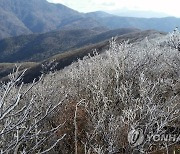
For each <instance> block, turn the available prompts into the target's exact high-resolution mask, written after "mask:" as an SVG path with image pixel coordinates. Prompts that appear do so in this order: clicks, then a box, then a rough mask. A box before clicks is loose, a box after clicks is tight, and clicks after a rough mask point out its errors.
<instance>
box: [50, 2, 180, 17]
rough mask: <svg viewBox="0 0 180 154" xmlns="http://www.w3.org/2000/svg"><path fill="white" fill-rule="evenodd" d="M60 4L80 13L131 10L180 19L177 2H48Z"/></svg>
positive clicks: (179, 7) (179, 8)
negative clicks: (162, 14)
mask: <svg viewBox="0 0 180 154" xmlns="http://www.w3.org/2000/svg"><path fill="white" fill-rule="evenodd" d="M48 1H49V2H53V3H61V4H64V5H66V6H68V7H70V8H73V9H75V10H78V11H80V12H91V11H97V10H117V9H123V8H124V9H133V10H146V11H155V12H162V13H166V14H169V15H174V16H178V17H180V6H179V3H180V1H179V2H178V0H48Z"/></svg>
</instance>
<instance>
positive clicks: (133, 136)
mask: <svg viewBox="0 0 180 154" xmlns="http://www.w3.org/2000/svg"><path fill="white" fill-rule="evenodd" d="M146 141H148V142H151V141H152V142H154V143H157V142H170V143H172V142H173V143H177V142H180V134H166V133H160V134H147V135H145V134H144V131H143V129H141V128H136V129H133V130H131V131H130V132H129V133H128V142H129V144H130V146H131V147H134V148H135V147H138V146H140V145H142V144H143V143H145V142H146Z"/></svg>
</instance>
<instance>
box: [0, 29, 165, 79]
mask: <svg viewBox="0 0 180 154" xmlns="http://www.w3.org/2000/svg"><path fill="white" fill-rule="evenodd" d="M164 35H165V33H161V32H157V31H152V30H148V31H142V32H141V31H138V32H133V33H129V34H124V35H121V36H119V37H117V38H116V41H117V42H118V43H120V42H124V41H129V43H135V42H136V43H138V42H141V41H142V40H144V39H145V38H151V39H152V38H156V37H160V36H164ZM108 48H109V40H106V41H103V42H99V43H97V44H92V45H88V46H85V47H82V48H79V49H76V50H70V51H68V52H65V53H61V54H57V55H55V56H52V57H50V58H48V59H46V60H44V61H43V62H40V63H33V65H32V66H31V67H29V65H28V68H29V69H28V70H27V72H26V73H25V75H24V82H25V83H29V82H32V81H33V79H34V78H38V77H40V76H41V74H42V72H45V73H48V72H49V71H53V70H61V69H63V68H64V67H66V66H68V65H70V64H71V63H73V62H75V61H77V60H78V59H82V58H83V57H84V56H87V55H88V54H91V55H93V53H94V50H95V49H96V51H97V52H98V53H103V52H105V51H106V50H108ZM22 64H23V63H22ZM0 65H3V66H4V64H0ZM13 65H14V64H11V65H10V64H9V66H11V69H9V70H8V71H6V74H5V73H4V74H1V73H0V76H1V80H7V75H8V72H9V73H10V72H11V71H12V69H13ZM23 65H24V64H23ZM42 65H44V66H46V69H45V70H44V69H43V68H42ZM51 68H53V69H51Z"/></svg>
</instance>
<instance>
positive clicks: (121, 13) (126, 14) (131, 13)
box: [109, 8, 170, 18]
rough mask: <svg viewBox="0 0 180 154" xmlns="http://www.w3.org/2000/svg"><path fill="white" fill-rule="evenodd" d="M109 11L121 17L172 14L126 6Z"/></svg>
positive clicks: (147, 16) (152, 16) (160, 16)
mask: <svg viewBox="0 0 180 154" xmlns="http://www.w3.org/2000/svg"><path fill="white" fill-rule="evenodd" d="M109 13H110V14H114V15H117V16H121V17H136V18H164V17H168V16H170V15H167V14H165V13H161V12H153V11H142V10H130V9H126V8H124V9H119V10H113V11H109Z"/></svg>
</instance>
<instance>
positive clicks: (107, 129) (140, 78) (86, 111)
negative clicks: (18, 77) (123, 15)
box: [0, 37, 180, 154]
mask: <svg viewBox="0 0 180 154" xmlns="http://www.w3.org/2000/svg"><path fill="white" fill-rule="evenodd" d="M157 40H160V41H159V42H157ZM162 40H163V41H162ZM170 40H171V41H172V38H170ZM168 41H169V37H168V38H167V37H164V38H162V39H156V40H155V39H153V40H148V38H147V39H145V40H143V41H142V42H138V43H137V42H136V43H134V44H129V43H128V42H121V43H117V42H116V40H114V39H113V40H111V41H110V47H109V49H108V50H107V51H106V52H104V53H102V54H98V53H97V52H96V51H94V55H89V56H86V57H84V58H83V59H81V60H80V59H79V60H78V62H75V63H73V64H72V65H70V66H68V67H66V68H65V69H63V70H61V71H59V72H55V73H50V74H49V75H47V76H45V77H43V78H42V79H41V80H40V81H39V82H38V83H36V84H35V83H34V84H33V85H30V88H29V86H27V85H22V86H20V85H18V86H16V84H15V83H13V86H11V84H12V82H10V83H9V84H10V87H12V88H11V89H12V90H11V89H10V90H8V91H7V90H6V89H7V88H4V87H2V88H1V89H2V90H1V94H4V95H5V96H3V95H1V100H2V101H1V102H4V98H5V97H7V99H6V101H5V103H3V106H4V107H2V105H1V107H0V109H1V110H3V112H1V115H0V116H1V118H0V120H1V121H0V122H1V123H0V124H1V127H0V132H1V134H0V135H1V136H0V137H1V138H2V141H1V142H0V146H1V149H2V150H1V151H2V152H5V150H9V151H11V150H12V149H16V150H20V151H25V150H30V149H32V148H34V147H37V149H34V150H40V152H42V151H43V150H46V149H48V148H51V147H52V146H53V147H54V148H53V149H55V150H54V153H55V152H56V151H59V152H60V153H76V154H77V153H78V154H81V153H85V154H91V153H93V154H94V153H97V154H104V153H109V154H113V153H117V152H119V153H125V154H128V153H129V154H132V153H133V152H135V151H136V152H137V153H148V152H152V151H155V150H159V149H160V148H162V149H163V148H164V149H165V150H166V151H168V150H169V149H170V148H169V146H170V145H171V144H175V143H170V142H163V143H160V142H158V143H154V142H153V141H148V140H146V139H145V140H144V142H143V143H142V144H140V145H138V146H136V147H133V146H132V145H130V144H129V143H128V133H129V132H130V131H131V130H133V129H136V128H141V129H142V130H143V133H144V134H149V133H151V134H152V133H153V134H157V133H162V131H164V128H165V127H166V128H168V127H180V126H179V124H180V123H179V120H180V118H179V115H180V113H179V107H180V106H179V105H180V78H179V77H180V52H179V51H178V48H172V46H171V45H170V44H168V43H167V42H168ZM165 44H166V45H165ZM7 86H8V85H6V87H7ZM3 88H4V89H3ZM22 89H23V93H22V94H21V91H22ZM26 91H27V93H26ZM7 94H8V95H7ZM20 94H21V95H20ZM6 95H7V96H6ZM20 96H21V97H20ZM22 96H23V97H22ZM65 98H66V99H65ZM17 100H18V101H19V103H16V102H17ZM12 102H13V103H12ZM62 102H63V103H62ZM1 104H2V103H1ZM6 104H7V105H6ZM8 104H9V105H8ZM5 105H6V106H7V107H5ZM57 106H58V107H57ZM54 108H56V109H54ZM52 110H53V112H51V111H52ZM6 112H7V114H6ZM57 113H58V114H57ZM44 116H45V117H46V118H47V119H45V118H43V119H42V120H45V121H44V122H41V121H42V120H41V118H42V117H44ZM19 123H20V124H19ZM49 123H51V124H49ZM18 124H19V125H18ZM61 125H63V126H62V127H61V128H59V127H60V126H61ZM9 130H13V131H9ZM51 131H53V132H56V136H55V138H54V140H53V141H54V142H53V143H52V141H48V143H51V144H48V145H50V147H47V145H46V144H44V143H43V144H40V145H39V144H38V143H39V142H40V141H43V140H45V139H44V138H46V137H47V136H46V135H51V133H50V134H49V133H48V132H51ZM64 134H66V136H64ZM41 135H44V136H41ZM62 137H64V138H63V139H62ZM59 140H61V141H60V142H57V141H59ZM7 143H8V144H7ZM5 145H6V146H5ZM51 150H52V149H51Z"/></svg>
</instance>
